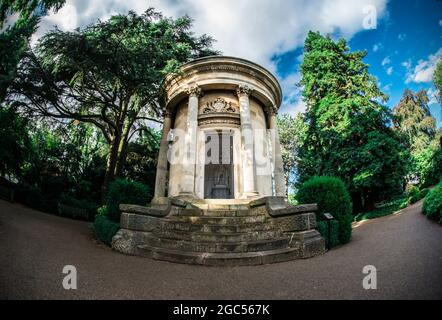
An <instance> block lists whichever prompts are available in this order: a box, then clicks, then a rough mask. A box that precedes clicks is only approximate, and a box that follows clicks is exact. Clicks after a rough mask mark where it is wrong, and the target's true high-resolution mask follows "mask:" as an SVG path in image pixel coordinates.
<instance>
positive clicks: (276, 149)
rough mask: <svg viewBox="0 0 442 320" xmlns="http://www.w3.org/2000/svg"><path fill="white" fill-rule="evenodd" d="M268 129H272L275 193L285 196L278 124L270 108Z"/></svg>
mask: <svg viewBox="0 0 442 320" xmlns="http://www.w3.org/2000/svg"><path fill="white" fill-rule="evenodd" d="M269 129H270V130H272V136H273V140H272V152H273V154H272V158H273V168H274V169H273V170H274V173H273V174H274V179H275V195H276V196H282V197H285V196H286V195H287V194H286V186H285V176H284V165H283V161H282V154H281V145H280V143H279V133H278V124H277V120H276V113H275V112H274V111H273V110H272V111H270V112H269Z"/></svg>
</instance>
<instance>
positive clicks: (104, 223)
mask: <svg viewBox="0 0 442 320" xmlns="http://www.w3.org/2000/svg"><path fill="white" fill-rule="evenodd" d="M119 229H120V225H119V224H118V223H115V222H113V221H111V220H109V219H108V217H107V210H106V207H101V208H99V209H98V214H97V215H96V216H95V221H94V232H95V236H96V237H97V239H98V240H100V241H101V242H103V243H105V244H107V245H108V246H110V245H111V243H112V238H113V236H114V235H115V234H116V233H117V232H118V230H119Z"/></svg>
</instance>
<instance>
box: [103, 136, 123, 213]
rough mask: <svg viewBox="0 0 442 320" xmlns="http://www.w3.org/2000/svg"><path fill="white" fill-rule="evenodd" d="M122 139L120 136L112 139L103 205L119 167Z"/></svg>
mask: <svg viewBox="0 0 442 320" xmlns="http://www.w3.org/2000/svg"><path fill="white" fill-rule="evenodd" d="M120 141H121V137H120V135H119V134H116V135H115V136H114V137H113V138H112V142H111V146H110V152H109V157H108V159H107V165H106V173H105V175H104V181H103V185H102V187H101V203H102V204H104V203H105V202H106V194H107V190H108V189H109V185H110V183H111V182H112V181H113V180H114V178H115V167H116V165H117V157H118V148H119V145H120Z"/></svg>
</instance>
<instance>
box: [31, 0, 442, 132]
mask: <svg viewBox="0 0 442 320" xmlns="http://www.w3.org/2000/svg"><path fill="white" fill-rule="evenodd" d="M149 7H154V8H155V9H156V10H158V11H161V12H162V13H163V14H164V15H166V16H170V17H174V18H177V17H179V16H182V15H184V14H187V15H189V16H190V17H191V18H193V19H194V31H195V33H196V34H203V33H206V34H209V35H211V36H213V37H214V38H215V39H216V40H217V42H216V43H215V47H216V49H219V50H221V51H222V52H223V53H224V54H225V55H231V56H237V57H241V58H244V59H249V60H251V61H254V62H256V63H259V64H261V65H263V66H264V67H266V68H268V69H269V70H270V71H271V72H273V73H274V74H275V75H276V76H277V78H278V79H279V81H280V83H281V86H282V89H283V94H284V101H283V104H282V106H281V108H280V112H283V113H290V114H295V113H297V112H300V111H303V110H304V109H305V105H304V103H303V102H302V100H301V99H300V91H299V88H296V87H295V83H296V82H298V81H299V79H300V78H299V77H300V75H299V65H300V63H301V62H302V59H303V55H302V53H303V43H304V40H305V37H306V35H307V33H308V31H309V30H313V31H319V32H321V33H322V34H331V35H332V36H333V37H335V38H339V37H344V38H346V39H347V40H348V43H349V46H350V48H351V50H367V52H368V55H367V56H366V58H365V62H366V63H367V64H369V65H370V69H369V71H370V73H371V74H373V75H374V76H376V77H377V79H378V81H379V84H380V87H381V88H382V89H383V91H384V92H385V93H386V94H388V95H389V96H390V99H389V101H388V103H387V104H388V105H389V106H390V107H393V106H394V105H396V104H397V103H398V102H399V100H400V97H401V95H402V92H403V91H404V89H405V88H410V89H412V90H413V91H416V90H419V89H425V90H427V91H428V92H429V94H430V96H431V98H432V99H431V101H432V103H431V104H430V109H431V111H432V114H433V115H434V116H435V117H436V118H437V121H438V126H439V127H441V108H440V105H439V104H438V103H436V101H435V99H434V93H435V89H434V87H433V86H432V83H431V73H432V70H433V69H434V65H435V63H436V62H437V60H438V59H440V58H441V56H442V39H441V35H442V33H441V31H442V1H439V0H421V1H419V0H217V1H212V0H94V1H89V0H67V1H66V4H65V5H64V7H63V8H62V9H61V10H60V11H59V12H57V13H51V14H49V15H48V16H47V17H45V18H43V19H42V22H41V23H40V26H39V29H38V30H37V32H36V34H35V36H34V39H33V41H34V42H35V40H36V39H38V37H40V36H41V35H42V34H44V33H45V32H46V31H47V30H49V29H51V28H53V27H54V26H58V27H59V28H60V29H61V30H66V31H67V30H73V29H75V28H77V27H83V26H86V25H88V24H90V23H93V22H96V21H97V20H98V19H101V20H106V19H107V18H109V17H110V16H111V15H113V14H117V13H123V14H124V13H127V12H128V10H133V11H135V12H137V13H142V12H143V11H145V10H146V9H147V8H149ZM367 7H371V8H375V11H376V22H377V24H376V28H375V29H369V30H367V29H366V28H365V27H364V26H363V21H364V19H365V18H366V16H367V12H366V11H365V9H367Z"/></svg>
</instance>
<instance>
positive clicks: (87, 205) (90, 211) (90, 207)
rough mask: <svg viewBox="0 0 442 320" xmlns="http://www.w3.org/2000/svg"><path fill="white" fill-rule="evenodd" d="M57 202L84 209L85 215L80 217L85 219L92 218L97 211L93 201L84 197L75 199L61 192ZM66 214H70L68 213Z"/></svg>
mask: <svg viewBox="0 0 442 320" xmlns="http://www.w3.org/2000/svg"><path fill="white" fill-rule="evenodd" d="M59 203H60V204H62V205H66V206H69V207H72V208H77V209H84V210H85V211H86V216H85V217H82V218H84V219H86V220H92V219H93V217H94V216H95V214H96V213H97V209H98V205H97V204H96V203H95V202H92V201H89V200H85V199H82V200H79V199H75V198H73V197H71V196H68V195H65V194H63V195H62V196H61V198H60V201H59ZM59 213H60V210H59ZM62 215H63V214H62ZM68 216H70V215H68ZM70 217H71V216H70ZM74 218H75V217H74Z"/></svg>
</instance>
